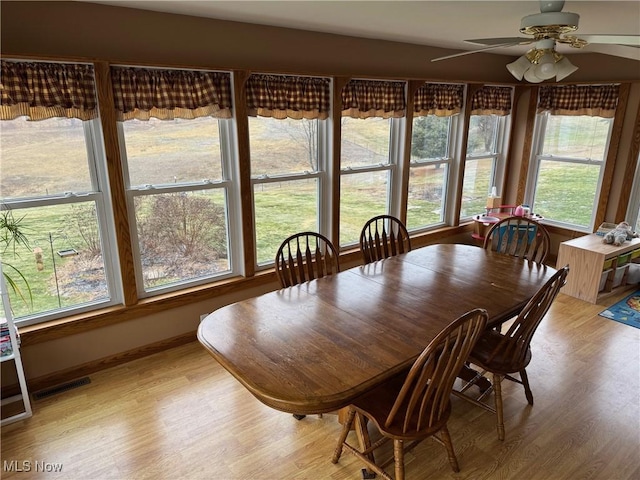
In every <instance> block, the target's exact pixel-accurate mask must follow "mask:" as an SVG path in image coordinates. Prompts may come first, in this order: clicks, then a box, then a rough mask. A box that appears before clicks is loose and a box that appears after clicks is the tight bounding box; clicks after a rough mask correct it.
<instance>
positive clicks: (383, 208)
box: [340, 80, 405, 246]
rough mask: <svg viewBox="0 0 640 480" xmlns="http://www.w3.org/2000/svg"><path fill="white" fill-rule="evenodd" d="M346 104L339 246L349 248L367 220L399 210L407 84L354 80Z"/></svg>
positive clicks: (345, 91)
mask: <svg viewBox="0 0 640 480" xmlns="http://www.w3.org/2000/svg"><path fill="white" fill-rule="evenodd" d="M342 99H343V112H342V115H343V118H342V144H341V163H340V245H341V246H348V245H353V244H356V243H357V242H358V240H359V238H360V232H361V230H362V227H363V225H364V224H365V222H366V221H367V220H369V219H370V218H371V217H373V216H376V215H381V214H386V213H392V212H394V209H397V205H395V206H394V205H392V202H393V200H394V199H398V198H399V197H400V195H399V190H398V188H399V186H398V185H396V184H397V183H399V180H400V179H399V175H397V174H396V172H397V165H398V162H399V159H400V156H401V147H400V145H401V139H402V134H401V133H402V131H403V128H404V121H403V119H402V118H401V117H404V115H405V84H404V83H403V82H375V81H365V80H351V81H350V82H349V83H348V84H347V85H346V86H345V87H344V89H343V92H342ZM394 207H395V208H394Z"/></svg>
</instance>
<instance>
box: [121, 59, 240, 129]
mask: <svg viewBox="0 0 640 480" xmlns="http://www.w3.org/2000/svg"><path fill="white" fill-rule="evenodd" d="M111 82H112V84H113V97H114V102H115V107H116V112H117V119H118V120H119V121H126V120H132V119H137V120H149V118H151V117H154V118H158V119H160V120H173V119H174V118H184V119H193V118H199V117H217V118H231V116H232V112H231V105H232V102H231V76H230V75H229V74H228V73H222V72H204V71H193V70H156V69H145V68H132V67H111Z"/></svg>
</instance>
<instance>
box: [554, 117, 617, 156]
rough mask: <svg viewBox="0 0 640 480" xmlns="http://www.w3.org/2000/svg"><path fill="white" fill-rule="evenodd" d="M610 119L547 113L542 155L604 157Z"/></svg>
mask: <svg viewBox="0 0 640 480" xmlns="http://www.w3.org/2000/svg"><path fill="white" fill-rule="evenodd" d="M611 122H612V119H608V118H600V117H588V116H580V117H571V116H563V115H549V116H548V118H547V125H546V129H545V133H544V145H543V147H542V154H543V155H555V156H557V157H570V158H589V159H592V160H604V158H605V154H606V149H607V141H608V138H609V128H610V126H611Z"/></svg>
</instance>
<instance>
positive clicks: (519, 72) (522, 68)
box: [507, 55, 531, 80]
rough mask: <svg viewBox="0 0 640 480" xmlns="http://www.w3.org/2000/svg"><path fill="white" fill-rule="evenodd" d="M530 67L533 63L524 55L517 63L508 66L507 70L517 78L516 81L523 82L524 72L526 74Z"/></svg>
mask: <svg viewBox="0 0 640 480" xmlns="http://www.w3.org/2000/svg"><path fill="white" fill-rule="evenodd" d="M530 67H531V62H530V61H529V59H528V58H527V56H526V55H522V56H521V57H520V58H518V59H517V60H516V61H515V62H511V63H509V64H507V70H509V73H511V75H513V76H514V77H516V79H518V80H522V76H523V75H524V72H526V71H527V70H528V69H529V68H530Z"/></svg>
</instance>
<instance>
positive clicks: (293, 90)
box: [246, 74, 331, 120]
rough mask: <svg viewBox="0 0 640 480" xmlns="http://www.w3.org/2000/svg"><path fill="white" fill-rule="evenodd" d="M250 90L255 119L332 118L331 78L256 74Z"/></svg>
mask: <svg viewBox="0 0 640 480" xmlns="http://www.w3.org/2000/svg"><path fill="white" fill-rule="evenodd" d="M246 90H247V109H248V114H249V115H250V116H252V117H256V116H261V117H272V118H277V119H284V118H294V119H296V120H299V119H301V118H308V119H314V118H317V119H320V120H324V119H326V118H329V113H330V110H331V89H330V80H329V79H328V78H316V77H291V76H284V75H260V74H253V75H251V76H249V78H248V79H247V84H246Z"/></svg>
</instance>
